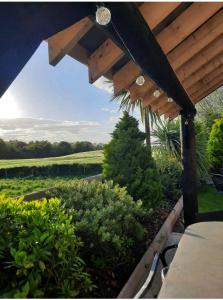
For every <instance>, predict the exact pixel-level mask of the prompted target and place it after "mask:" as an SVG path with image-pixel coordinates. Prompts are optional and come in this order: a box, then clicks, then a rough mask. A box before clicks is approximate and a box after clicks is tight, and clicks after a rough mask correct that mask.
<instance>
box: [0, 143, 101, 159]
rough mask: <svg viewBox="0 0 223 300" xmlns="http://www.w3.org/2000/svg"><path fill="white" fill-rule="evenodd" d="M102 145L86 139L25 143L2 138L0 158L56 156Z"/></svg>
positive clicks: (98, 147)
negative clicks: (71, 141) (74, 141)
mask: <svg viewBox="0 0 223 300" xmlns="http://www.w3.org/2000/svg"><path fill="white" fill-rule="evenodd" d="M102 147H103V145H102V144H92V143H90V142H85V141H81V142H76V143H68V142H64V141H62V142H59V143H50V142H48V141H31V142H29V143H25V142H22V141H18V140H13V141H3V140H2V139H0V159H18V158H27V159H28V158H41V157H51V156H53V157H54V156H62V155H68V154H72V153H78V152H86V151H93V150H101V149H102Z"/></svg>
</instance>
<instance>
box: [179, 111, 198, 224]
mask: <svg viewBox="0 0 223 300" xmlns="http://www.w3.org/2000/svg"><path fill="white" fill-rule="evenodd" d="M180 119H181V122H180V124H181V126H180V132H181V156H182V163H183V186H182V193H183V209H184V225H185V227H187V226H188V225H191V224H193V223H195V222H196V215H197V213H198V200H197V163H196V140H195V128H194V115H192V114H189V115H188V114H187V113H185V112H184V111H183V112H182V114H181V118H180Z"/></svg>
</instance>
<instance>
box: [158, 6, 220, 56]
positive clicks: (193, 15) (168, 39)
mask: <svg viewBox="0 0 223 300" xmlns="http://www.w3.org/2000/svg"><path fill="white" fill-rule="evenodd" d="M222 6H223V4H222V3H221V2H212V3H210V2H196V3H193V4H192V5H191V6H189V8H188V9H186V10H185V11H184V12H183V13H182V14H181V15H180V16H179V17H178V18H176V19H175V20H174V21H173V22H172V23H171V24H170V25H169V26H168V27H166V28H164V30H163V31H162V32H160V33H159V34H158V35H157V41H158V42H159V44H160V46H161V48H162V49H163V51H164V53H168V52H169V51H171V50H172V49H173V48H175V47H176V46H177V45H178V44H180V43H181V42H182V41H183V40H184V39H185V38H187V37H188V36H189V35H190V34H191V33H192V32H194V31H195V30H196V29H197V28H198V27H199V26H201V25H202V24H203V23H204V22H206V21H207V20H208V19H209V18H210V17H211V16H213V15H214V14H215V13H216V12H217V11H218V10H219V9H221V8H222Z"/></svg>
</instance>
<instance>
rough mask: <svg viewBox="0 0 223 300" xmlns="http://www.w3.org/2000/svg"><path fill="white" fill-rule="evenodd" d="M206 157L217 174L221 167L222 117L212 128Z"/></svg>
mask: <svg viewBox="0 0 223 300" xmlns="http://www.w3.org/2000/svg"><path fill="white" fill-rule="evenodd" d="M208 156H209V160H210V164H211V168H212V170H213V171H215V172H219V170H220V168H222V167H223V115H222V117H221V118H220V119H217V120H216V121H215V123H214V124H213V126H212V129H211V132H210V136H209V141H208Z"/></svg>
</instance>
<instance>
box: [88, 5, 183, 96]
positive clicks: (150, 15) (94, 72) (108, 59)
mask: <svg viewBox="0 0 223 300" xmlns="http://www.w3.org/2000/svg"><path fill="white" fill-rule="evenodd" d="M179 5H180V2H169V3H162V4H161V3H156V2H153V3H152V2H150V3H143V4H142V5H141V6H140V7H139V11H140V12H141V13H142V15H143V17H144V19H145V21H146V22H147V24H148V25H149V26H150V28H151V29H154V28H155V27H156V26H157V25H158V24H159V23H161V22H162V21H163V20H164V19H165V18H166V17H167V16H168V15H169V14H170V13H171V12H172V11H173V10H174V9H176V8H177V7H178V6H179ZM104 52H105V53H104ZM123 55H124V52H123V51H122V50H121V49H120V48H119V47H118V46H117V45H116V44H115V43H114V42H113V41H111V40H109V39H108V40H106V41H105V42H104V43H103V44H102V45H101V46H100V47H99V48H98V49H97V50H96V51H95V52H94V53H93V54H92V56H91V57H90V60H89V77H90V78H89V81H90V83H93V82H95V80H97V79H98V78H99V77H100V76H102V75H104V73H105V72H107V71H108V70H109V69H110V68H112V66H113V65H114V64H115V63H116V62H117V61H119V60H120V58H122V57H123ZM130 69H131V66H130ZM132 82H133V81H132ZM132 82H131V83H132ZM117 92H118V91H117Z"/></svg>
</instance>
